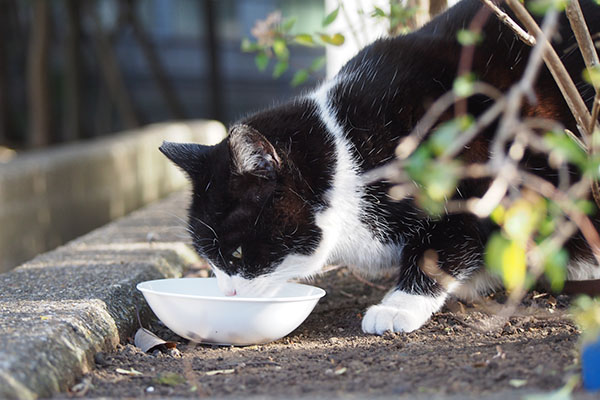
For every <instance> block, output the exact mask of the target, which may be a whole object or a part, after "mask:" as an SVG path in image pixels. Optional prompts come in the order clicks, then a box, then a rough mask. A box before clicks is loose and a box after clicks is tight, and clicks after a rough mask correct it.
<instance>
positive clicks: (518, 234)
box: [502, 197, 546, 246]
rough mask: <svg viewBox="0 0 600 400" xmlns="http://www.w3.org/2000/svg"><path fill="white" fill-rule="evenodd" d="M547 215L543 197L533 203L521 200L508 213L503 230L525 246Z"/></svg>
mask: <svg viewBox="0 0 600 400" xmlns="http://www.w3.org/2000/svg"><path fill="white" fill-rule="evenodd" d="M545 214H546V210H545V204H544V201H543V199H542V198H541V197H537V198H536V199H535V200H533V201H532V200H530V199H525V198H520V199H517V200H516V201H515V202H514V203H513V204H512V205H511V206H510V208H509V209H508V210H507V211H506V214H505V216H504V224H503V225H502V228H503V229H504V232H505V233H506V235H507V236H508V238H510V239H512V240H514V241H517V242H519V243H521V244H522V245H523V246H525V244H526V243H527V240H528V239H529V238H530V237H531V235H532V234H533V232H534V231H535V230H536V228H537V226H538V223H539V222H540V221H541V220H542V217H543V216H544V215H545Z"/></svg>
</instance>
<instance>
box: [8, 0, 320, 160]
mask: <svg viewBox="0 0 600 400" xmlns="http://www.w3.org/2000/svg"><path fill="white" fill-rule="evenodd" d="M324 7H325V5H324V2H323V0H219V1H215V0H0V10H1V12H0V146H4V147H8V148H12V149H17V150H18V149H25V148H31V147H43V146H48V145H51V144H56V143H61V142H67V141H73V140H78V139H86V138H91V137H97V136H100V135H106V134H109V133H111V132H116V131H119V130H122V129H127V128H133V127H136V126H140V125H143V124H147V123H151V122H156V121H162V120H170V119H193V118H213V119H218V120H221V121H223V122H225V123H228V122H230V121H232V120H235V119H237V118H239V117H240V116H243V115H244V114H246V113H248V112H251V111H254V110H257V109H260V108H263V107H265V106H269V105H271V104H273V102H276V101H279V100H281V99H283V98H287V97H289V96H290V95H292V94H293V93H294V92H297V91H299V90H300V89H293V88H291V87H290V85H289V83H288V82H289V79H279V80H274V79H272V78H271V76H270V74H265V73H261V72H259V71H258V70H257V69H256V67H255V66H254V62H253V57H254V56H253V55H251V54H245V53H243V52H241V51H240V42H241V39H242V38H243V37H250V36H251V34H250V31H251V29H252V27H253V25H254V24H255V22H256V20H258V19H262V18H264V17H265V16H266V15H267V14H269V13H270V12H272V11H273V10H276V9H279V10H281V11H282V13H283V14H284V15H294V16H296V17H297V23H296V24H295V26H294V28H293V29H294V30H295V31H311V30H314V29H315V28H316V27H320V25H321V20H322V18H323V14H324ZM323 52H324V50H323V49H311V48H307V47H299V48H298V49H295V51H293V52H292V59H291V60H290V64H291V65H294V64H298V65H303V64H306V61H305V60H303V59H305V58H307V59H310V58H314V56H315V55H317V54H319V53H323ZM291 73H292V71H289V72H288V74H291ZM318 78H319V76H318V75H316V76H313V77H312V78H311V79H312V80H313V81H314V80H317V79H318ZM5 157H6V156H5Z"/></svg>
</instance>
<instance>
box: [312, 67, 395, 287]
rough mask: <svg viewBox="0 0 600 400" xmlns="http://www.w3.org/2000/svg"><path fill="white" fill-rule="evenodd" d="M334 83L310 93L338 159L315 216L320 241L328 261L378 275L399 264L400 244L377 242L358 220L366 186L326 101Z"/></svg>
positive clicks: (348, 142)
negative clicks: (322, 205)
mask: <svg viewBox="0 0 600 400" xmlns="http://www.w3.org/2000/svg"><path fill="white" fill-rule="evenodd" d="M338 79H339V78H338ZM337 84H338V80H333V81H330V82H328V83H326V84H325V85H323V86H322V87H321V88H320V89H319V90H317V91H316V92H315V93H313V95H312V96H311V99H312V100H313V101H314V102H315V103H316V104H317V106H318V109H319V116H320V118H321V120H322V121H323V123H324V124H325V126H326V128H327V131H328V132H329V134H330V138H331V141H332V142H333V144H334V146H335V156H336V161H337V162H336V166H335V172H334V175H333V185H332V189H331V190H330V191H329V193H328V194H327V196H328V200H329V203H330V207H329V208H328V209H326V210H324V211H323V212H321V213H319V214H318V215H317V217H316V223H317V226H319V228H321V229H322V231H323V240H322V242H323V243H325V244H326V247H328V248H329V249H330V251H329V254H328V259H327V262H328V263H343V264H351V265H352V266H354V267H356V268H357V269H358V270H359V271H360V272H362V273H363V274H365V275H378V274H379V273H380V272H382V271H383V270H384V269H387V268H390V267H392V266H398V265H399V263H400V253H401V247H400V246H397V245H391V244H383V243H381V242H379V241H378V240H377V239H376V238H375V237H374V236H373V234H372V233H371V231H370V230H369V229H368V228H367V227H366V226H365V225H364V224H363V223H362V221H361V217H362V213H364V210H363V208H364V207H362V206H361V202H362V197H363V195H364V186H365V185H364V182H363V180H362V178H361V176H360V175H359V168H358V166H357V163H356V161H355V160H354V159H353V158H352V152H351V146H352V144H351V143H350V141H349V140H348V139H347V137H346V135H345V133H344V131H343V129H342V126H341V125H340V124H339V122H338V121H337V120H336V117H335V113H334V110H333V107H332V105H331V102H330V100H329V99H330V97H329V92H330V91H331V89H332V88H334V87H335V86H336V85H337Z"/></svg>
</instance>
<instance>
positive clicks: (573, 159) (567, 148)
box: [544, 132, 587, 170]
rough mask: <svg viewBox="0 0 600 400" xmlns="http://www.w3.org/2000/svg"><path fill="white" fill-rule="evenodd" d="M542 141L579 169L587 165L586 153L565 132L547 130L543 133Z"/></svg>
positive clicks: (583, 168)
mask: <svg viewBox="0 0 600 400" xmlns="http://www.w3.org/2000/svg"><path fill="white" fill-rule="evenodd" d="M544 141H545V142H546V144H547V145H548V146H549V147H550V148H551V149H552V152H553V153H555V154H557V155H558V156H560V157H561V158H563V159H564V160H566V161H568V162H570V163H573V164H575V165H577V166H578V167H579V168H580V169H581V170H585V168H586V166H587V154H586V153H585V151H584V150H583V149H582V148H581V147H579V145H578V144H577V143H575V142H574V141H573V140H571V139H570V138H569V137H568V136H567V135H566V134H565V133H563V132H548V133H546V135H544Z"/></svg>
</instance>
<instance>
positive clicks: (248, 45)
mask: <svg viewBox="0 0 600 400" xmlns="http://www.w3.org/2000/svg"><path fill="white" fill-rule="evenodd" d="M260 48H261V47H260V45H259V44H258V43H256V42H253V41H251V40H250V39H248V38H243V39H242V44H241V49H242V51H243V52H245V53H253V52H255V51H257V50H260Z"/></svg>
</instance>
